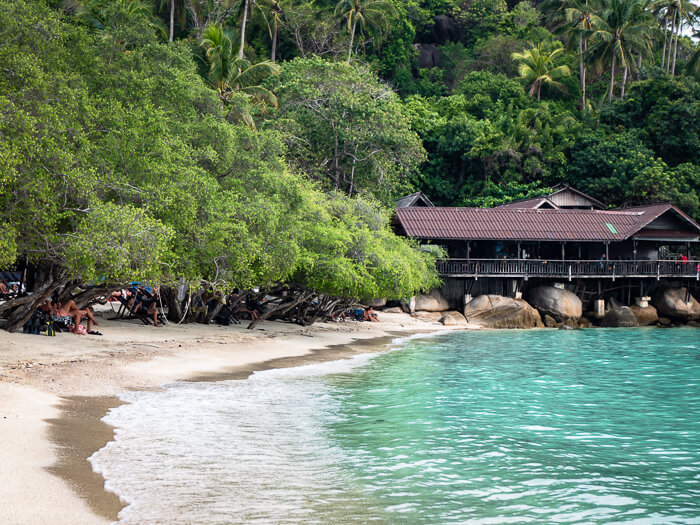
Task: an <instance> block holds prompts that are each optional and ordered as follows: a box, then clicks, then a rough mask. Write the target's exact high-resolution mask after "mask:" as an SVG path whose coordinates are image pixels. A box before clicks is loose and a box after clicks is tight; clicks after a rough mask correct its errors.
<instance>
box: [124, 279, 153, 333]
mask: <svg viewBox="0 0 700 525" xmlns="http://www.w3.org/2000/svg"><path fill="white" fill-rule="evenodd" d="M157 302H158V298H157V297H155V296H154V295H153V294H151V293H150V292H149V291H148V290H146V289H145V288H143V287H138V288H137V289H136V290H135V291H133V292H132V296H131V298H130V299H129V302H128V303H127V304H128V306H129V313H131V314H136V315H147V316H149V317H151V318H152V319H153V326H155V327H156V328H159V327H160V325H159V324H158V307H157V304H156V303H157Z"/></svg>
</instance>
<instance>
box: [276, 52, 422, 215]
mask: <svg viewBox="0 0 700 525" xmlns="http://www.w3.org/2000/svg"><path fill="white" fill-rule="evenodd" d="M270 87H271V89H272V90H273V91H274V92H275V93H277V97H278V99H279V109H278V110H277V111H274V112H272V113H271V118H270V120H269V121H268V123H267V124H266V125H267V126H268V127H275V128H277V129H279V130H281V131H283V132H284V133H285V135H286V140H287V143H288V145H289V151H290V156H291V159H292V160H293V162H294V163H295V164H296V166H297V167H298V168H299V169H301V170H302V171H303V172H304V173H306V174H307V175H308V176H310V177H311V178H313V179H315V180H317V181H319V182H320V183H321V185H322V186H323V187H324V188H326V189H334V190H339V191H342V192H344V193H346V194H348V195H350V196H352V195H355V194H356V193H362V192H369V193H371V194H373V195H375V196H376V197H377V198H379V199H380V200H382V201H383V202H384V203H387V204H388V203H390V202H393V200H394V199H395V198H397V197H398V196H400V195H401V194H403V193H404V192H405V191H407V190H408V189H409V188H410V186H409V185H408V180H407V176H408V174H409V173H411V172H412V171H413V170H414V169H415V168H416V167H417V165H418V163H419V162H420V161H421V160H422V159H423V154H424V153H423V149H422V147H421V144H420V141H419V140H418V137H417V136H416V134H415V133H413V132H412V131H411V130H410V128H409V122H408V119H407V117H406V114H405V110H404V108H403V106H402V104H401V102H400V101H399V99H398V97H397V96H396V94H395V93H393V92H392V91H391V89H390V88H389V87H388V86H387V85H385V84H383V83H381V82H379V81H378V79H377V78H376V76H375V75H374V74H373V73H372V72H371V71H370V70H369V69H367V68H366V67H360V66H354V65H348V64H342V63H333V62H329V61H325V60H322V59H320V58H313V59H295V60H293V61H291V62H287V63H286V64H284V66H283V67H282V71H281V74H280V76H279V77H278V78H275V79H274V80H273V81H272V82H270Z"/></svg>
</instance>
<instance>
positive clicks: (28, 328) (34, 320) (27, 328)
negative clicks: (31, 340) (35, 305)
mask: <svg viewBox="0 0 700 525" xmlns="http://www.w3.org/2000/svg"><path fill="white" fill-rule="evenodd" d="M22 331H23V332H24V333H25V334H32V335H39V334H40V333H41V314H40V313H39V312H38V311H36V312H34V314H32V316H31V317H30V318H29V320H28V321H27V322H26V323H24V326H23V327H22Z"/></svg>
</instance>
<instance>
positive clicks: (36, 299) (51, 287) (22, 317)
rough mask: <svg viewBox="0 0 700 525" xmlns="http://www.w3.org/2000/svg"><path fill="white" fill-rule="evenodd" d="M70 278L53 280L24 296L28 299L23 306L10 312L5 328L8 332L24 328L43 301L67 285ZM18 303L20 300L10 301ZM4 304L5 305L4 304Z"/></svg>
mask: <svg viewBox="0 0 700 525" xmlns="http://www.w3.org/2000/svg"><path fill="white" fill-rule="evenodd" d="M67 282H68V279H57V280H55V281H54V280H53V279H52V280H51V281H49V282H48V283H46V284H44V286H42V287H40V288H39V290H37V291H36V292H35V293H34V294H33V295H28V296H26V297H22V298H21V299H26V301H23V303H22V304H21V306H20V307H19V308H17V309H16V310H15V311H14V312H12V313H11V314H10V316H9V317H8V319H7V322H6V323H5V326H4V327H3V328H5V330H7V331H8V332H15V331H17V330H18V329H19V328H22V327H23V326H24V324H25V323H26V322H27V321H28V320H29V318H30V317H31V316H32V315H33V314H34V311H35V310H36V309H37V308H38V307H39V305H40V304H41V303H43V302H44V301H45V300H46V299H47V298H49V297H51V294H52V293H54V292H55V291H56V290H58V289H59V288H60V287H61V286H63V285H65V284H66V283H67ZM8 302H13V303H15V305H16V304H18V303H19V300H15V301H8ZM3 306H4V305H3Z"/></svg>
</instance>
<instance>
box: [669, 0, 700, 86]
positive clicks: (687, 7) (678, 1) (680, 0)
mask: <svg viewBox="0 0 700 525" xmlns="http://www.w3.org/2000/svg"><path fill="white" fill-rule="evenodd" d="M670 7H671V11H672V14H673V31H672V32H671V40H672V42H673V64H672V65H671V76H674V75H675V74H676V57H677V56H678V37H679V35H680V34H681V28H682V27H683V22H684V21H687V22H688V24H689V25H690V26H692V25H693V23H694V22H695V19H696V17H697V13H698V6H696V5H695V4H693V3H692V2H688V1H685V0H673V1H672V2H671V6H670ZM676 20H677V23H676ZM674 34H675V38H674ZM669 52H670V47H669ZM668 72H669V70H668V62H667V65H666V73H668Z"/></svg>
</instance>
